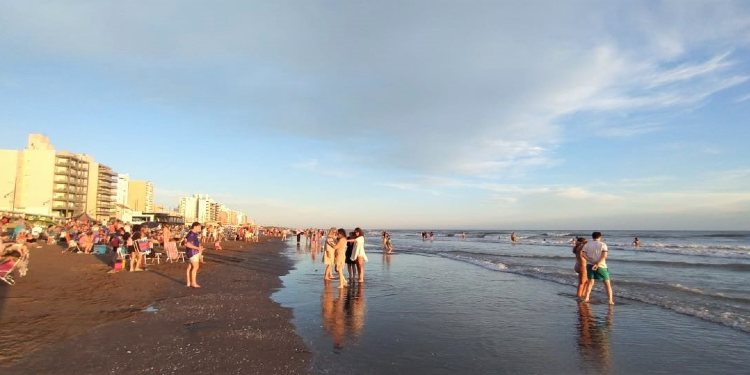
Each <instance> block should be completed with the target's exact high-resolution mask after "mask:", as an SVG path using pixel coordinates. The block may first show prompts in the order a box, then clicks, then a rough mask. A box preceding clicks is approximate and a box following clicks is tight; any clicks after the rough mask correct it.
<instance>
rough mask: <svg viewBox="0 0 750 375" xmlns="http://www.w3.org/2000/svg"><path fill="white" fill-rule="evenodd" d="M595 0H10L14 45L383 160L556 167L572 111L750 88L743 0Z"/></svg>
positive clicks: (5, 11) (484, 173)
mask: <svg viewBox="0 0 750 375" xmlns="http://www.w3.org/2000/svg"><path fill="white" fill-rule="evenodd" d="M598 5H601V4H600V3H598V2H587V1H581V2H573V3H570V2H568V3H559V2H548V3H546V4H545V5H544V8H545V12H539V7H538V4H529V3H527V2H521V1H519V2H494V3H493V2H490V3H451V2H448V3H440V4H433V3H429V4H428V3H425V2H407V3H406V4H401V3H398V4H396V3H388V2H375V3H356V4H346V5H342V6H339V7H335V8H334V9H331V8H330V7H329V6H328V4H326V3H316V2H310V3H307V4H306V5H305V6H304V7H300V6H299V4H298V3H296V2H284V1H278V2H266V3H263V2H261V3H257V2H255V3H253V2H241V1H237V2H234V1H224V2H219V3H217V4H213V6H212V7H205V6H199V5H192V4H183V3H175V2H160V3H153V4H149V6H148V10H147V11H144V8H143V6H142V5H138V4H131V3H122V2H120V3H110V2H107V3H87V4H85V5H71V4H59V3H44V4H36V3H20V2H19V3H4V4H3V5H2V6H0V22H1V23H2V24H3V25H4V31H3V33H2V34H0V43H2V44H1V45H0V47H8V46H12V47H14V48H15V49H17V50H19V51H21V52H24V51H25V52H28V53H29V54H31V55H34V56H42V58H44V59H46V60H49V59H50V58H54V59H56V60H63V61H66V62H68V63H70V64H75V63H77V62H81V64H82V65H83V66H86V65H87V64H90V63H91V62H94V63H96V64H101V65H103V66H107V69H108V71H109V72H111V73H112V74H117V75H119V77H120V78H121V80H122V81H124V82H127V83H128V84H129V85H132V86H134V87H135V88H136V89H138V90H141V91H142V92H143V97H144V98H159V101H160V102H163V103H165V105H166V104H168V103H173V104H174V103H177V104H179V105H180V107H181V108H190V109H191V110H200V109H203V108H206V107H207V106H209V107H211V106H213V107H219V108H218V109H220V110H231V111H235V112H237V113H238V116H243V115H244V116H247V117H252V118H253V119H255V118H261V119H262V121H253V124H254V125H253V126H258V127H265V128H267V129H272V130H273V131H278V132H284V133H285V134H292V135H294V136H304V137H311V138H315V139H317V140H323V141H324V142H326V143H327V144H334V143H335V142H336V141H332V139H336V137H337V136H339V135H340V136H341V137H342V138H343V139H346V140H348V141H349V142H351V143H354V142H358V143H359V144H360V145H365V144H367V145H369V146H361V147H370V148H371V149H368V150H367V151H369V152H367V153H365V152H353V153H352V157H359V158H361V159H362V160H363V161H369V162H371V163H372V164H375V165H388V166H393V167H398V168H404V169H408V170H411V171H413V172H414V173H417V174H422V173H435V172H438V173H444V172H446V171H449V172H454V173H459V174H462V175H468V176H479V177H497V176H502V175H505V174H506V173H523V171H524V170H530V169H536V168H544V167H548V166H550V165H554V164H555V163H559V161H558V160H557V159H556V158H555V155H554V153H555V150H556V149H557V147H558V146H559V144H560V142H561V139H562V138H563V137H562V136H561V135H562V133H564V131H565V130H564V129H562V128H561V125H560V124H561V123H562V122H563V120H564V119H565V118H566V116H568V115H571V114H575V113H580V112H586V111H594V112H599V113H602V114H604V115H606V114H608V113H612V112H614V113H621V112H628V113H631V114H637V113H638V112H639V111H653V110H659V109H669V108H674V107H679V106H689V105H699V104H701V103H702V102H703V101H705V100H706V99H708V98H709V97H710V96H712V95H714V94H716V93H717V92H720V91H722V90H726V89H728V88H731V87H735V86H737V85H739V84H742V83H744V82H746V81H747V79H748V77H747V76H746V75H744V74H741V73H740V72H738V71H737V69H736V67H737V57H736V56H735V54H734V53H728V52H727V51H732V50H733V49H735V50H736V48H743V47H744V46H745V45H746V44H747V41H743V40H742V39H741V35H747V33H748V31H750V26H749V23H748V21H747V20H748V17H747V14H748V9H747V7H746V6H744V4H743V3H741V2H739V3H737V2H722V3H717V4H715V3H711V6H706V5H705V4H699V3H687V4H686V3H670V2H665V3H658V4H653V2H651V1H644V2H638V1H633V2H627V3H622V4H612V5H611V6H604V7H601V6H598ZM112 14H117V15H118V16H117V17H112V16H111V15H112ZM581 14H587V15H590V16H589V17H581ZM446 15H450V16H449V17H448V16H446ZM530 24H533V25H540V26H539V27H533V28H529V27H528V25H530ZM550 36H553V37H550ZM18 40H23V41H24V43H23V45H19V42H17V41H18ZM5 49H7V48H5ZM694 51H699V52H700V53H701V55H700V56H705V55H708V57H707V58H701V57H696V56H695V55H693V54H691V53H692V52H694ZM45 56H46V57H45ZM213 109H217V108H213ZM247 122H249V121H247ZM658 129H659V125H655V126H652V127H649V126H646V125H631V126H626V127H624V128H623V127H613V128H610V130H609V131H607V130H604V131H603V132H604V133H605V135H606V134H609V135H610V136H618V135H619V136H631V137H632V136H637V135H642V134H646V133H648V132H650V131H655V130H658ZM351 143H350V144H351ZM335 144H338V143H335ZM352 147H354V146H352ZM300 167H303V168H304V167H305V166H300ZM306 167H307V168H308V169H307V170H309V171H311V172H313V173H330V172H327V171H325V170H322V169H321V168H320V167H319V166H318V167H314V166H313V167H312V168H317V169H310V168H311V166H310V165H308V166H306Z"/></svg>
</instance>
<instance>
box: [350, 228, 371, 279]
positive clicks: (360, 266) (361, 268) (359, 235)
mask: <svg viewBox="0 0 750 375" xmlns="http://www.w3.org/2000/svg"><path fill="white" fill-rule="evenodd" d="M354 235H355V236H356V237H355V238H354V239H353V240H348V241H349V242H354V250H352V256H351V258H350V259H351V260H352V261H355V262H357V274H359V282H360V283H362V282H364V281H365V262H367V254H365V234H364V232H362V229H359V228H356V229H354Z"/></svg>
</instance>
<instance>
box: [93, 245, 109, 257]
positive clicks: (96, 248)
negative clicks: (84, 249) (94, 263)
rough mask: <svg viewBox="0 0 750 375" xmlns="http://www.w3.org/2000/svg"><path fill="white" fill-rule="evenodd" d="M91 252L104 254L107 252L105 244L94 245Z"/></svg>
mask: <svg viewBox="0 0 750 375" xmlns="http://www.w3.org/2000/svg"><path fill="white" fill-rule="evenodd" d="M93 253H94V254H95V255H104V254H106V253H107V246H106V245H94V249H93Z"/></svg>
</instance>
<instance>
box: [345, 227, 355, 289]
mask: <svg viewBox="0 0 750 375" xmlns="http://www.w3.org/2000/svg"><path fill="white" fill-rule="evenodd" d="M355 238H357V236H356V235H355V234H354V232H349V237H347V238H346V239H347V243H346V259H345V260H344V261H345V262H346V270H347V272H348V274H349V278H350V279H354V276H355V275H356V274H357V267H355V266H356V264H357V262H356V261H353V260H352V253H353V252H354V242H353V241H349V240H354V239H355Z"/></svg>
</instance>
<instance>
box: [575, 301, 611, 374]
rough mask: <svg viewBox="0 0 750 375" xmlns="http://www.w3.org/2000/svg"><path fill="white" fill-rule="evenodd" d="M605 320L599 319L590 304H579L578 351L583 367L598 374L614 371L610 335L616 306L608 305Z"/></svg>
mask: <svg viewBox="0 0 750 375" xmlns="http://www.w3.org/2000/svg"><path fill="white" fill-rule="evenodd" d="M607 307H608V310H607V316H606V318H605V319H601V318H597V317H596V316H594V313H593V312H592V310H591V305H589V304H588V303H578V332H579V336H578V351H579V353H580V354H581V359H582V360H583V366H584V367H586V368H590V369H593V370H594V371H595V372H597V373H609V372H611V369H612V353H611V350H610V348H611V346H610V333H611V331H612V322H613V319H614V317H613V315H614V306H612V305H608V306H607Z"/></svg>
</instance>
